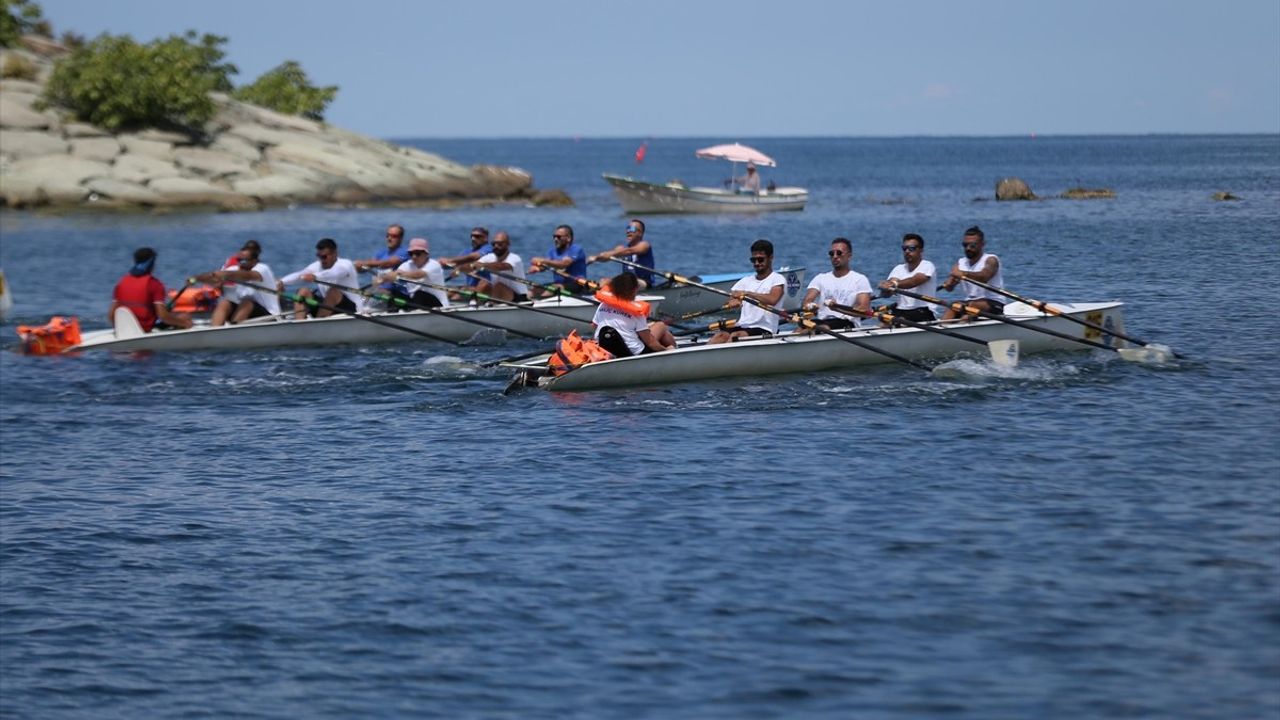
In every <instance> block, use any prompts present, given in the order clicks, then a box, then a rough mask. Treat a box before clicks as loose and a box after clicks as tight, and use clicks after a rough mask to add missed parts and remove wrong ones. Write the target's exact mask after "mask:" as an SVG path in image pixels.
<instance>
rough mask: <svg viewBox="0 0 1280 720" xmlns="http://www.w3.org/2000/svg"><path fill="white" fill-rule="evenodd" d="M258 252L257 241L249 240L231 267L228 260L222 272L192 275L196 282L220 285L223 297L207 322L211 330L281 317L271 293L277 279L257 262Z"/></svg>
mask: <svg viewBox="0 0 1280 720" xmlns="http://www.w3.org/2000/svg"><path fill="white" fill-rule="evenodd" d="M261 252H262V246H261V245H259V244H258V241H257V240H249V241H248V242H246V243H245V244H244V246H243V247H241V248H240V251H239V252H238V253H237V254H236V260H235V264H234V265H233V264H231V263H230V262H229V261H228V264H227V265H225V266H223V268H222V269H221V270H215V271H213V272H207V273H201V274H199V275H197V276H195V279H196V280H197V281H199V282H209V283H221V284H222V297H221V298H219V300H218V304H217V306H215V307H214V308H213V315H212V317H211V318H210V319H209V323H210V324H211V325H213V326H214V327H219V326H221V325H224V324H226V323H227V322H230V323H232V324H233V325H234V324H236V323H241V322H244V321H245V320H248V319H250V318H256V317H266V316H270V315H279V314H280V301H279V299H278V298H277V297H276V295H275V293H274V292H271V289H272V288H274V287H275V285H276V276H275V274H274V273H272V272H271V267H270V266H269V265H267V264H266V263H264V262H262V261H260V260H259V259H258V256H259V254H261ZM246 283H248V284H246ZM250 285H254V286H257V287H250ZM262 288H266V289H265V290H264V289H262Z"/></svg>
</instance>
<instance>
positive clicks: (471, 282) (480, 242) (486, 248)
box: [440, 226, 493, 299]
mask: <svg viewBox="0 0 1280 720" xmlns="http://www.w3.org/2000/svg"><path fill="white" fill-rule="evenodd" d="M491 252H493V244H492V243H490V242H489V228H486V227H479V226H477V227H473V228H471V252H468V253H466V254H465V255H457V256H454V257H449V258H443V259H441V260H440V264H441V265H443V266H445V267H447V268H448V267H454V266H456V265H465V264H467V263H473V262H475V261H477V260H479V259H480V258H482V257H484V256H485V255H488V254H489V253H491ZM457 274H458V273H457V271H454V273H453V274H451V275H450V276H449V277H457ZM476 274H477V275H479V276H481V277H483V278H484V279H486V280H487V279H489V273H487V272H484V271H483V270H482V271H480V272H477V273H476ZM479 282H480V281H479V280H478V279H476V278H473V277H471V276H470V275H468V276H467V278H466V285H467V287H475V286H476V284H477V283H479ZM455 299H456V298H455Z"/></svg>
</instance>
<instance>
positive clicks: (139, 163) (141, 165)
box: [111, 153, 180, 184]
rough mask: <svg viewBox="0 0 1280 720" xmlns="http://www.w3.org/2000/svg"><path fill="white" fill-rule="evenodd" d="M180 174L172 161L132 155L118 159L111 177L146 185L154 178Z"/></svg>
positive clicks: (113, 166)
mask: <svg viewBox="0 0 1280 720" xmlns="http://www.w3.org/2000/svg"><path fill="white" fill-rule="evenodd" d="M179 174H180V171H179V170H178V166H177V165H175V164H174V163H173V161H171V160H161V159H159V158H153V157H148V156H146V155H134V154H132V153H128V154H125V155H121V156H120V157H118V158H116V161H115V164H113V165H112V166H111V177H113V178H115V179H117V180H121V181H123V182H130V183H137V184H145V183H146V182H147V181H149V180H151V179H152V178H158V177H171V176H173V177H176V176H178V175H179Z"/></svg>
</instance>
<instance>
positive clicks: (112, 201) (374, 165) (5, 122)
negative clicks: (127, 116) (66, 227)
mask: <svg viewBox="0 0 1280 720" xmlns="http://www.w3.org/2000/svg"><path fill="white" fill-rule="evenodd" d="M23 46H24V47H23V48H7V49H2V50H0V61H2V60H3V58H4V57H8V56H9V54H16V55H18V56H20V57H22V58H23V59H24V60H26V61H28V62H31V63H33V64H34V66H35V68H36V73H35V76H34V81H28V80H17V79H12V78H10V79H4V80H2V81H0V203H3V204H4V205H7V206H9V207H30V206H36V205H43V204H53V205H85V206H89V207H95V208H102V207H122V208H123V207H144V208H156V209H164V208H171V207H180V206H201V207H217V208H221V209H237V210H239V209H253V208H258V207H261V206H263V205H275V204H285V203H308V202H310V203H345V204H351V203H372V202H388V201H395V202H400V201H407V202H414V201H423V200H428V201H429V200H449V199H454V198H485V199H498V198H510V199H525V198H534V201H535V202H539V203H542V202H545V203H553V204H560V203H564V202H567V201H568V199H567V196H564V195H563V194H562V193H557V192H550V193H546V194H543V195H541V196H537V197H535V196H534V193H533V192H531V190H530V188H531V186H532V182H533V179H532V177H531V176H530V175H529V174H528V173H526V172H524V171H522V170H519V169H517V168H504V167H490V166H474V167H465V166H463V165H460V164H458V163H455V162H453V161H450V160H448V159H446V158H443V157H440V156H439V155H435V154H433V153H429V152H424V151H421V150H418V149H416V148H407V147H400V146H397V145H393V144H391V143H387V142H384V141H381V140H377V139H374V138H370V137H367V136H364V135H360V134H358V133H354V132H351V131H349V130H343V129H342V128H337V127H333V126H331V125H326V124H324V123H321V122H316V121H314V120H308V119H306V118H301V117H295V116H290V115H284V114H281V113H277V112H274V111H271V110H267V109H265V108H260V107H255V106H253V105H249V104H247V103H243V102H239V101H237V100H234V99H233V98H231V97H229V96H227V95H225V94H220V93H213V94H211V96H210V97H211V99H212V100H213V102H214V105H215V107H216V111H215V114H214V117H213V119H212V120H210V121H209V122H208V123H206V124H205V126H204V127H203V128H201V129H200V131H199V132H194V131H193V132H191V133H187V132H173V131H169V130H157V129H148V130H142V131H140V132H123V133H111V132H108V131H106V130H104V129H102V128H99V127H95V126H93V125H90V124H88V123H85V122H82V121H78V120H76V119H75V118H72V117H70V116H69V115H68V114H67V113H66V112H65V111H63V110H58V109H51V110H38V109H37V98H38V97H39V96H40V95H41V94H42V93H43V88H44V86H45V83H47V81H48V77H49V74H50V72H51V69H52V67H53V63H52V61H51V58H55V57H58V56H60V55H62V54H65V53H66V52H67V51H66V48H64V47H62V46H60V45H58V44H57V43H53V42H50V41H48V40H41V39H38V38H36V39H31V40H30V41H28V38H24V39H23Z"/></svg>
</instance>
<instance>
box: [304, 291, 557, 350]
mask: <svg viewBox="0 0 1280 720" xmlns="http://www.w3.org/2000/svg"><path fill="white" fill-rule="evenodd" d="M316 282H318V283H320V284H321V285H328V286H329V287H336V288H338V289H339V290H350V291H351V292H354V293H356V294H358V295H360V296H361V297H367V298H372V299H374V300H381V301H383V302H392V303H395V304H396V305H399V306H400V307H402V308H408V309H410V310H422V311H424V312H429V313H431V314H432V315H440V316H442V317H447V318H449V319H451V320H460V321H462V322H468V323H471V324H473V325H480V326H482V327H487V328H492V329H494V330H504V331H506V332H509V333H512V334H513V335H523V336H524V337H527V338H530V339H533V340H541V339H542V336H541V335H534V334H533V333H527V332H522V331H520V330H514V329H512V328H507V327H503V326H501V325H495V324H494V323H490V322H485V321H483V320H477V319H476V318H473V317H467V316H466V315H463V314H462V313H460V312H458V311H454V310H444V309H443V308H433V307H429V306H427V305H423V304H421V303H416V302H413V301H412V300H406V299H404V298H401V297H396V296H394V295H390V294H383V295H379V294H377V293H372V292H365V291H364V290H363V289H360V288H352V287H347V286H346V285H339V284H337V283H331V282H325V281H324V280H320V279H317V280H316ZM410 282H412V280H410ZM415 284H417V283H415Z"/></svg>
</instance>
